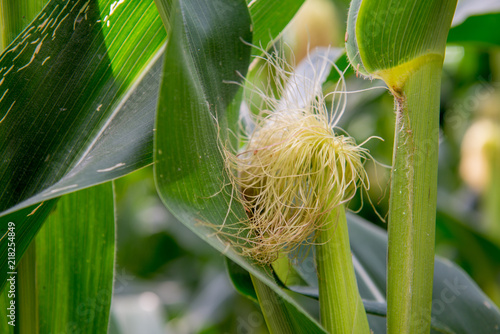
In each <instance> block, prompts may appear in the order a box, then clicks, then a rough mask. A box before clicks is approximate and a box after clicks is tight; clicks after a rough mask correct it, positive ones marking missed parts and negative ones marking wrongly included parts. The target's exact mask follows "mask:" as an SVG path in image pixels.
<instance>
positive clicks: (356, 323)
mask: <svg viewBox="0 0 500 334" xmlns="http://www.w3.org/2000/svg"><path fill="white" fill-rule="evenodd" d="M317 242H318V245H317V246H316V266H317V270H318V280H319V282H318V284H319V302H320V317H321V324H322V325H323V327H324V328H325V329H326V330H327V331H328V332H329V333H332V334H334V333H339V334H341V333H370V328H369V326H368V319H367V317H366V312H365V309H364V306H363V301H362V300H361V296H360V295H359V292H358V286H357V283H356V276H355V274H354V267H353V265H352V255H351V248H350V246H349V234H348V231H347V221H346V217H345V209H344V206H343V205H340V206H338V207H337V208H336V209H335V210H333V211H332V212H331V213H330V214H329V217H328V223H327V225H326V226H325V228H324V229H323V230H321V231H319V232H317Z"/></svg>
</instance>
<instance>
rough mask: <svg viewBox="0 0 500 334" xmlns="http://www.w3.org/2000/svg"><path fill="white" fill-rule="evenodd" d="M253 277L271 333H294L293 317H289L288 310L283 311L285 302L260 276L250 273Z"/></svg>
mask: <svg viewBox="0 0 500 334" xmlns="http://www.w3.org/2000/svg"><path fill="white" fill-rule="evenodd" d="M250 277H251V278H252V282H253V286H254V288H255V292H256V293H257V298H258V299H259V304H260V308H261V310H262V314H263V315H264V319H265V321H266V325H267V328H268V329H269V333H270V334H290V333H294V331H293V328H292V325H291V324H292V319H290V318H289V314H288V313H287V312H283V307H284V304H283V302H282V301H281V300H280V299H279V297H278V295H277V294H276V292H274V291H273V290H272V289H271V288H270V287H268V286H267V285H266V284H264V283H262V282H261V281H260V280H259V279H258V278H256V277H254V276H253V275H250Z"/></svg>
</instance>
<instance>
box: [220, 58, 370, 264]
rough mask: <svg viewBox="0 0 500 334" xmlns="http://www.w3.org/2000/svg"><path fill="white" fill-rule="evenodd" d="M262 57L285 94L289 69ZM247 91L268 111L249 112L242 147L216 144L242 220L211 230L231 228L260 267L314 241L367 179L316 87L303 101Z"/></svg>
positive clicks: (358, 150) (359, 156)
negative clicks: (250, 120) (234, 148)
mask: <svg viewBox="0 0 500 334" xmlns="http://www.w3.org/2000/svg"><path fill="white" fill-rule="evenodd" d="M266 60H267V61H270V62H271V65H273V66H275V70H276V73H277V74H276V75H277V78H276V83H277V85H276V86H277V87H278V90H279V92H278V93H279V94H280V95H283V92H284V87H285V86H286V85H285V84H281V83H282V82H283V78H284V77H286V76H287V75H288V74H289V72H288V71H283V70H282V69H283V68H285V69H289V68H290V67H289V65H288V64H286V63H285V61H284V60H283V58H276V56H274V57H271V56H270V55H267V56H266ZM295 80H300V77H299V78H297V77H295ZM320 84H321V83H320ZM306 86H307V85H306ZM342 87H344V86H342ZM247 88H248V87H247ZM250 89H251V90H252V92H253V93H257V94H260V95H261V98H262V100H263V101H264V103H265V104H266V105H267V106H268V107H269V109H270V110H268V109H264V110H262V111H261V112H260V114H259V115H256V116H253V122H254V125H255V127H254V130H253V132H252V133H251V134H244V136H243V137H244V141H245V145H244V149H243V151H242V152H240V153H238V154H233V153H231V152H232V150H231V149H229V148H228V147H227V145H222V146H223V147H222V151H223V152H224V155H225V159H226V164H227V170H228V174H229V177H230V179H231V180H230V182H231V183H232V184H233V186H234V188H235V189H237V191H236V192H239V193H237V194H233V200H237V201H239V202H240V203H241V204H242V205H243V207H244V208H245V210H246V212H247V215H248V219H246V220H245V221H244V222H239V224H238V226H239V227H238V228H237V229H236V230H235V229H234V228H233V229H232V228H231V227H230V226H227V224H226V225H225V226H223V227H225V228H226V229H224V228H223V227H222V226H217V227H216V226H213V228H216V229H218V231H217V232H216V234H218V235H219V237H224V236H226V237H228V235H226V234H231V238H227V239H228V240H231V239H232V240H233V241H232V245H233V246H234V248H236V250H237V251H238V252H240V253H241V254H242V255H244V256H249V257H251V258H253V259H255V260H256V261H257V262H258V263H261V264H263V265H264V264H269V263H272V262H273V261H275V260H276V259H277V257H278V253H279V252H289V251H292V250H294V249H295V248H296V247H298V246H299V245H301V244H304V243H306V244H307V243H309V244H311V243H314V232H315V231H318V230H319V229H322V228H323V227H324V226H325V223H326V219H327V216H328V214H329V213H330V212H331V211H332V210H333V209H334V208H335V207H336V206H338V205H340V204H343V203H345V202H347V201H349V200H350V199H351V198H352V196H353V195H354V194H355V192H356V188H357V186H358V185H359V184H360V183H361V184H362V185H364V186H365V187H366V186H367V185H368V180H367V175H366V172H365V170H364V167H363V162H364V160H366V158H368V157H370V156H369V153H368V151H367V149H365V148H363V147H361V146H360V145H356V143H355V141H354V139H353V138H351V137H349V136H346V135H343V134H339V133H336V131H334V129H335V128H336V124H332V120H338V117H337V116H339V115H332V113H333V112H332V111H330V110H329V109H328V108H327V107H326V104H325V97H324V96H323V94H322V93H317V94H316V96H315V97H314V98H313V99H311V100H312V101H311V102H310V103H309V105H307V106H305V107H304V106H299V105H296V106H295V105H293V103H289V102H290V101H283V98H284V97H282V98H281V100H279V99H278V98H277V97H275V96H274V95H273V94H272V93H271V89H268V90H267V91H266V92H265V93H264V92H262V91H261V90H259V89H252V86H251V88H250ZM311 94H314V93H313V92H311ZM283 102H285V103H283ZM296 104H298V103H296ZM284 105H285V106H286V110H283V106H284ZM278 108H281V110H279V111H277V109H278ZM335 113H338V111H336V112H335ZM334 122H336V121H334ZM227 228H229V229H227ZM231 230H233V232H235V233H230V232H229V233H228V232H227V231H231Z"/></svg>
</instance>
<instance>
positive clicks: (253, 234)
mask: <svg viewBox="0 0 500 334" xmlns="http://www.w3.org/2000/svg"><path fill="white" fill-rule="evenodd" d="M303 2H304V1H303V0H285V1H279V2H277V1H270V0H253V1H243V0H213V1H203V0H183V1H180V0H168V1H165V0H155V1H152V0H136V1H125V0H117V1H111V0H89V1H82V0H73V1H70V0H50V1H22V2H14V1H2V2H0V23H1V27H0V48H1V50H2V53H1V56H0V138H1V140H0V143H1V149H0V156H1V160H0V161H1V165H0V184H1V186H2V187H1V189H2V191H1V192H0V212H1V213H0V235H1V236H2V238H1V240H0V253H1V254H2V255H1V258H0V289H2V291H3V292H2V295H1V297H0V316H1V319H0V332H2V333H68V332H69V333H72V332H79V333H105V332H107V331H108V327H109V317H110V305H111V298H112V295H113V274H114V263H115V230H116V229H119V228H120V226H115V220H116V217H115V210H114V208H115V206H116V203H115V202H116V201H115V199H114V196H115V187H113V182H114V181H113V180H115V179H117V178H120V177H123V176H125V175H127V174H129V173H131V172H134V171H136V170H139V169H141V168H144V167H147V166H151V165H152V166H153V174H154V180H155V187H156V190H157V192H158V195H159V197H160V198H161V200H162V202H163V203H164V205H165V206H166V207H167V208H168V209H169V211H170V212H171V213H172V214H173V215H175V217H176V218H177V219H178V220H179V221H180V222H182V223H183V224H184V225H186V226H187V227H188V228H189V229H190V230H192V232H193V233H195V234H196V235H198V237H199V238H200V239H202V240H203V241H205V242H206V243H208V244H209V245H211V246H212V247H214V248H215V249H216V250H218V251H219V252H220V253H221V254H223V255H224V256H225V258H226V264H227V270H228V274H229V277H230V278H231V280H232V282H233V284H234V287H235V288H236V290H237V291H238V292H240V293H241V294H242V295H243V296H245V297H248V298H249V299H250V300H252V301H254V302H255V304H256V305H259V306H260V308H261V311H262V314H263V316H264V319H265V323H266V326H267V328H268V330H269V332H270V333H370V332H374V333H384V332H388V333H429V332H432V333H495V332H498V331H500V327H499V326H500V311H499V310H498V308H497V306H495V304H494V302H493V301H492V300H490V298H489V297H488V296H486V294H485V293H484V292H483V291H481V289H480V288H479V287H478V286H477V285H476V283H475V282H474V281H473V280H472V279H471V278H470V277H469V276H468V275H467V274H466V273H465V272H464V271H463V270H462V269H460V268H459V267H458V266H457V265H455V264H453V263H452V262H450V261H449V260H446V259H443V258H440V257H435V250H434V244H435V226H436V221H439V219H441V218H440V217H442V215H443V214H442V213H440V212H442V211H439V208H438V215H437V218H436V207H437V206H438V201H437V196H438V195H437V191H438V190H437V175H438V174H437V168H438V135H439V108H440V82H441V70H442V66H443V60H444V55H445V47H446V43H447V39H448V41H451V42H453V41H454V42H464V41H468V42H472V43H490V44H495V45H498V44H500V41H498V40H495V39H494V37H491V35H489V34H486V33H485V34H477V35H476V36H470V35H468V34H467V33H465V32H464V30H465V31H470V30H474V29H476V30H477V31H479V32H481V31H485V30H486V29H490V30H491V29H492V27H497V26H498V24H497V23H496V22H497V19H498V15H499V14H495V13H489V12H488V11H485V12H486V13H482V14H484V15H482V17H483V18H485V21H484V22H485V23H484V24H485V27H483V26H481V24H482V22H479V23H478V22H477V21H475V18H476V17H474V16H471V15H472V12H471V11H470V10H469V11H468V10H467V9H463V8H468V7H465V5H464V7H462V9H461V11H457V14H456V15H461V18H460V19H461V20H462V21H460V22H458V23H456V25H457V26H456V28H452V29H451V30H450V26H451V25H452V19H453V15H454V12H455V7H456V1H453V0H447V1H427V2H422V1H417V0H405V1H399V2H392V1H388V0H387V1H386V0H379V1H371V0H353V1H352V3H351V4H350V8H349V9H348V10H347V7H346V4H345V3H344V2H342V1H333V2H334V3H336V5H337V6H339V8H344V9H345V13H346V15H347V12H348V15H347V22H348V23H347V32H346V40H345V41H346V49H347V53H346V54H344V50H343V49H342V48H333V47H330V48H318V49H316V50H312V49H311V50H309V53H308V56H307V57H306V58H305V59H304V60H303V61H302V62H300V63H299V64H292V61H291V60H287V59H286V55H285V53H286V51H284V50H286V48H287V47H286V46H283V44H280V38H282V37H283V36H282V32H283V31H284V29H285V27H286V26H287V25H288V24H289V22H290V21H291V20H292V18H293V17H294V15H295V14H296V13H297V12H298V11H299V9H300V8H301V6H302V5H303ZM342 6H344V7H342ZM459 6H460V5H459ZM459 8H460V7H459ZM469 8H470V7H469ZM498 10H499V11H500V9H498ZM474 14H478V13H477V12H474ZM480 14H481V13H480ZM469 16H470V18H469ZM490 16H492V17H493V19H492V20H489V21H488V19H486V18H488V17H490ZM456 17H458V16H456ZM488 25H489V26H488ZM464 27H465V28H464ZM448 33H449V35H448ZM347 59H348V60H349V61H350V64H351V65H348V64H347V62H348V60H347ZM262 64H264V66H268V67H269V68H270V69H271V70H270V71H269V72H270V76H269V77H268V79H267V80H268V83H269V85H268V86H265V84H264V88H261V86H259V85H258V84H256V83H255V82H254V79H255V78H258V77H259V76H260V75H261V74H262V73H261V71H262V67H261V65H262ZM344 68H346V69H345V70H344ZM355 74H356V75H355ZM359 75H361V76H366V77H369V78H370V79H374V78H375V79H382V80H383V81H384V82H385V84H386V87H387V90H388V91H389V92H390V93H391V94H392V96H393V97H394V105H395V112H396V116H395V120H396V125H395V136H394V150H393V151H392V154H393V161H392V172H391V175H392V176H391V181H390V206H389V212H388V218H389V219H388V234H387V233H386V232H385V231H384V230H383V229H381V228H379V227H377V226H375V225H374V224H373V223H371V222H369V221H367V220H366V219H364V218H362V217H361V215H357V214H354V213H352V212H346V211H348V208H349V204H350V202H351V201H355V200H356V198H357V197H356V196H360V194H361V196H363V194H365V193H368V194H369V192H368V191H369V184H370V177H371V175H370V173H369V172H368V171H367V169H365V168H367V167H366V165H367V164H368V163H369V162H370V160H375V159H376V158H377V157H372V154H371V153H370V151H369V149H368V148H367V146H368V144H366V142H362V143H360V142H359V141H358V142H357V141H356V139H354V138H353V137H351V136H350V135H349V134H348V133H347V132H346V131H344V130H343V129H342V128H341V124H342V120H343V118H344V117H346V116H348V115H347V114H348V113H349V110H348V109H346V108H347V107H346V106H348V105H347V103H346V99H347V98H348V96H350V94H351V93H350V92H349V87H348V86H347V85H346V80H347V79H352V80H355V81H357V82H361V81H362V80H363V79H361V78H357V79H356V77H358V76H359ZM329 85H330V87H331V86H332V85H333V87H334V88H333V90H331V89H330V90H328V89H327V87H328V86H329ZM384 92H385V90H384ZM356 94H363V93H356ZM384 94H386V93H384ZM255 96H257V101H259V102H255V101H256V100H255V99H254V98H255ZM386 112H387V113H391V112H392V110H387V111H386ZM364 139H366V138H363V140H364ZM495 140H497V139H493V144H489V145H490V146H488V147H492V148H491V149H490V151H492V152H497V151H498V150H497V148H498V146H496V145H497V144H498V143H497V141H495ZM495 150H496V151H495ZM490 151H489V152H490ZM494 157H495V153H492V154H489V160H488V161H489V163H490V164H491V165H492V166H493V167H492V168H491V170H493V172H492V174H494V173H495V172H494V170H495V169H494V168H495V167H494V166H496V165H497V164H498V161H497V160H498V159H495V158H494ZM492 180H496V181H498V176H497V177H496V178H495V177H493V176H492ZM490 193H491V194H493V195H490V196H489V197H488V198H489V199H490V201H489V202H488V201H487V208H488V209H487V212H488V217H493V218H488V219H490V222H489V224H490V225H493V226H494V225H495V222H494V220H495V219H496V218H495V217H497V212H498V211H496V210H495V208H496V207H498V205H495V201H494V198H496V197H495V196H496V195H497V194H498V192H495V188H494V187H491V190H490ZM492 199H493V200H492ZM496 204H498V203H496ZM446 220H447V221H452V220H453V219H452V218H449V219H446ZM450 230H451V232H449V233H448V234H451V235H453V238H456V240H459V238H465V239H466V240H474V242H476V243H477V244H478V245H479V246H477V247H476V249H475V251H476V254H477V257H476V258H478V259H482V260H483V261H485V262H486V263H495V264H496V265H498V263H497V262H498V261H497V260H495V259H491V258H495V256H494V255H492V254H500V250H499V245H498V244H497V243H495V241H494V240H493V241H491V240H489V239H488V238H487V237H485V236H484V235H481V234H480V233H476V231H473V230H468V229H467V228H465V227H463V226H462V225H460V224H458V223H457V224H455V225H453V226H452V227H451V228H450ZM495 230H496V229H495V228H492V229H491V231H495ZM453 231H455V232H453ZM456 231H458V232H456ZM464 231H465V232H464ZM453 233H455V234H453ZM467 238H468V239H467ZM460 240H461V239H460ZM497 240H498V239H497ZM485 245H486V246H485ZM488 261H490V262H488ZM495 261H496V262H495ZM311 263H312V265H311ZM308 264H309V265H308ZM483 267H487V266H483ZM490 270H492V271H493V269H491V268H490ZM291 278H292V279H291ZM291 281H293V282H295V283H290V282H291ZM482 287H488V289H485V290H486V292H488V293H489V295H490V296H492V298H493V299H494V296H495V291H498V289H497V287H495V284H494V283H493V284H490V285H489V286H488V285H486V284H485V285H482ZM315 310H317V311H315Z"/></svg>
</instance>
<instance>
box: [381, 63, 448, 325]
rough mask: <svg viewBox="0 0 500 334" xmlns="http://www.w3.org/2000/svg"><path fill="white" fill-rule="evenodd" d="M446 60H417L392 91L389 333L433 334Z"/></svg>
mask: <svg viewBox="0 0 500 334" xmlns="http://www.w3.org/2000/svg"><path fill="white" fill-rule="evenodd" d="M441 67H442V57H441V56H438V55H436V56H435V57H426V59H418V58H417V59H415V60H414V61H413V62H412V63H410V64H404V65H403V66H401V67H399V68H395V69H393V70H392V75H394V76H397V75H398V72H399V73H408V78H407V80H406V81H405V83H404V84H403V86H402V87H401V89H400V90H396V91H394V95H395V100H396V107H397V114H396V118H397V119H396V134H395V143H394V156H393V170H392V183H391V199H390V207H389V250H388V291H387V305H388V310H387V328H388V333H394V334H395V333H397V334H401V333H429V331H430V321H431V313H430V312H431V304H432V280H433V273H434V235H435V217H436V198H437V197H436V196H437V164H438V134H439V97H440V83H441Z"/></svg>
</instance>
